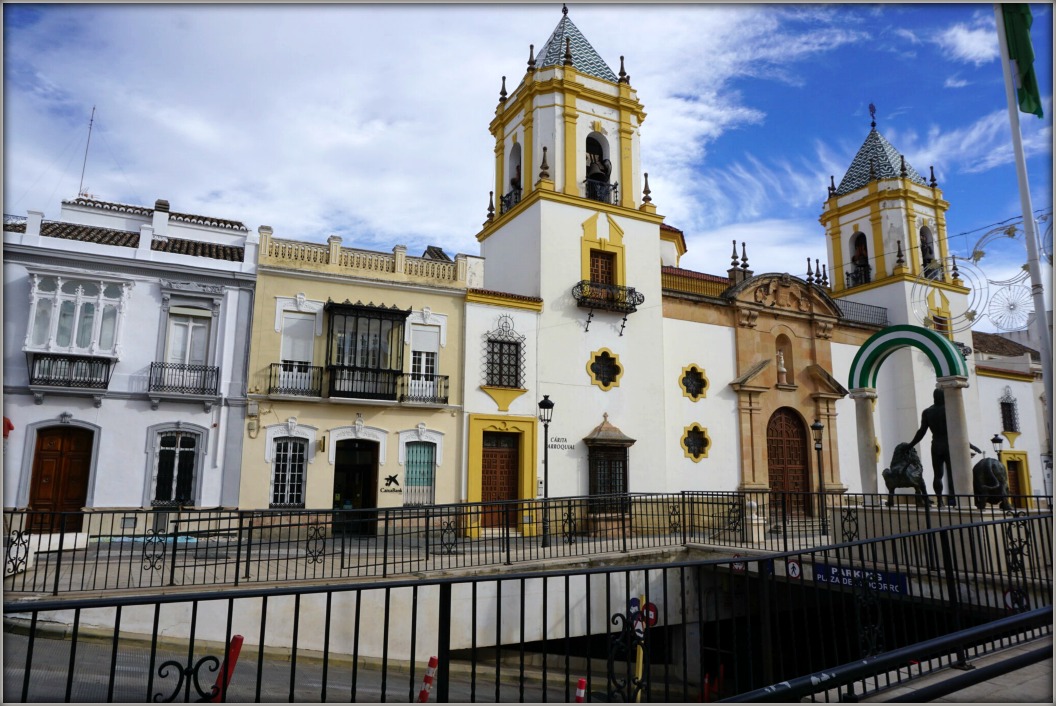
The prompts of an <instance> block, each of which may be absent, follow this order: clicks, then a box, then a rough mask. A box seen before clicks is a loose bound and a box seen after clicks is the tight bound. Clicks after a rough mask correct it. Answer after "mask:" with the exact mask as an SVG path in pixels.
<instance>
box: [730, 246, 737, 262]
mask: <svg viewBox="0 0 1056 706" xmlns="http://www.w3.org/2000/svg"><path fill="white" fill-rule="evenodd" d="M732 257H733V259H732V260H731V261H730V266H731V267H737V241H736V240H734V241H733V255H732Z"/></svg>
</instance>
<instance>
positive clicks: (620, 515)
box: [4, 491, 1051, 595]
mask: <svg viewBox="0 0 1056 706" xmlns="http://www.w3.org/2000/svg"><path fill="white" fill-rule="evenodd" d="M911 497H912V496H896V498H902V499H908V498H911ZM884 500H885V499H884V496H879V495H853V494H845V495H840V494H831V495H827V496H825V497H824V502H822V499H821V498H820V497H819V496H818V495H817V494H783V493H766V492H759V493H734V492H695V491H686V492H682V493H672V494H639V493H631V494H619V495H612V496H599V495H593V496H578V497H563V498H551V499H549V500H530V501H527V500H526V501H510V502H494V503H462V504H453V505H433V506H415V507H399V508H377V509H369V510H312V509H282V510H279V509H276V510H227V509H222V508H221V509H182V508H180V509H128V510H105V511H104V510H100V511H86V512H80V513H49V512H40V511H34V510H8V511H5V513H4V530H5V532H4V540H5V554H4V590H5V591H8V592H11V593H51V594H53V595H58V594H60V593H75V592H81V591H100V590H120V589H149V588H161V587H169V586H211V585H217V586H241V585H245V584H252V583H261V582H275V581H282V582H288V581H313V580H322V579H327V580H329V579H346V578H365V577H370V578H388V577H393V576H399V575H402V574H409V573H425V572H438V571H452V570H459V569H472V568H476V567H484V566H495V565H503V564H504V565H512V564H518V563H525V562H535V561H543V560H555V559H585V558H588V557H591V556H594V555H599V554H605V553H612V552H621V553H628V552H631V551H634V550H644V549H655V548H663V547H683V546H688V545H704V546H717V547H725V548H729V549H743V550H745V551H790V550H794V549H802V548H813V547H815V546H823V545H826V544H835V543H838V542H842V541H853V540H857V539H868V538H873V537H881V536H890V535H900V534H905V533H907V532H912V531H915V530H919V529H927V528H931V527H941V526H949V525H959V524H967V523H973V522H979V521H982V520H985V519H990V518H993V517H995V516H997V517H1001V516H1004V513H1002V512H996V515H995V510H992V509H983V510H980V509H978V508H976V507H975V506H974V505H972V504H971V502H970V501H971V498H970V497H968V496H963V497H961V498H960V501H959V503H958V506H957V507H927V508H918V507H917V506H915V505H912V504H901V503H900V504H895V505H894V506H892V507H888V506H887V505H886V504H885V503H884ZM1013 500H1014V501H1015V504H1017V505H1019V506H1021V508H1022V509H1019V510H1016V513H1019V514H1043V515H1044V514H1047V515H1049V516H1051V507H1050V505H1049V502H1048V499H1047V498H1039V497H1021V498H1014V499H1013ZM822 505H824V508H823V509H822V510H821V511H820V512H819V508H820V507H821V506H822ZM613 508H615V509H617V510H618V511H615V512H612V511H609V510H612V509H613ZM602 509H604V510H606V511H605V512H601V511H599V510H602ZM544 512H545V513H548V522H543V516H544ZM544 532H547V536H546V537H545V539H544V536H543V534H544Z"/></svg>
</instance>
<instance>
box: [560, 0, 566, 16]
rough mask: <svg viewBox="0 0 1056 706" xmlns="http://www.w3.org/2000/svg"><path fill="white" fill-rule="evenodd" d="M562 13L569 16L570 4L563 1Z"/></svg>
mask: <svg viewBox="0 0 1056 706" xmlns="http://www.w3.org/2000/svg"><path fill="white" fill-rule="evenodd" d="M561 14H562V15H564V16H565V17H568V5H566V4H565V3H561Z"/></svg>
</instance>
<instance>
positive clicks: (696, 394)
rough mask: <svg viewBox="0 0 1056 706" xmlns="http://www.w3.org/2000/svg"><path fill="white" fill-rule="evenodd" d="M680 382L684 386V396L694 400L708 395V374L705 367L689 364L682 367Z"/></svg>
mask: <svg viewBox="0 0 1056 706" xmlns="http://www.w3.org/2000/svg"><path fill="white" fill-rule="evenodd" d="M678 384H679V387H681V388H682V396H683V397H688V398H689V399H691V400H693V401H694V402H697V401H698V400H701V399H703V398H705V397H707V396H708V376H707V375H705V374H704V369H703V368H701V367H698V366H696V365H687V366H686V367H684V368H682V375H681V377H679V378H678Z"/></svg>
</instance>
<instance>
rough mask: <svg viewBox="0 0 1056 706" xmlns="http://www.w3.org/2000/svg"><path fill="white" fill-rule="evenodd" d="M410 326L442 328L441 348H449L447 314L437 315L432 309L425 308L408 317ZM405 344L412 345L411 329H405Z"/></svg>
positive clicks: (408, 327) (407, 327)
mask: <svg viewBox="0 0 1056 706" xmlns="http://www.w3.org/2000/svg"><path fill="white" fill-rule="evenodd" d="M407 323H408V324H419V325H421V326H439V327H440V347H441V348H446V347H447V314H437V313H436V312H434V311H433V310H432V309H431V308H429V307H427V306H423V307H422V310H421V311H412V312H411V314H410V316H408V317H407ZM403 342H404V343H406V344H407V345H411V327H410V326H405V327H404V329H403Z"/></svg>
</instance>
